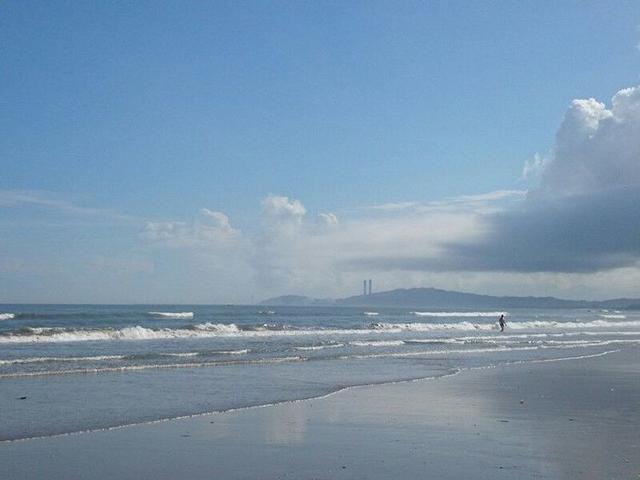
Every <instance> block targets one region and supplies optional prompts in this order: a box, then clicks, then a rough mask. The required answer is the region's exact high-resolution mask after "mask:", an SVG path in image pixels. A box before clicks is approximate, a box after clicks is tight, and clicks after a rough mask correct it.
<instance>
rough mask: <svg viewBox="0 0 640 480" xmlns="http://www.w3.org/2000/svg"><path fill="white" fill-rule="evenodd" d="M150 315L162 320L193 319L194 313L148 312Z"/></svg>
mask: <svg viewBox="0 0 640 480" xmlns="http://www.w3.org/2000/svg"><path fill="white" fill-rule="evenodd" d="M148 313H149V315H153V316H154V317H162V318H193V312H148Z"/></svg>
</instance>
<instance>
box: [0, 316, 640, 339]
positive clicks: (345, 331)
mask: <svg viewBox="0 0 640 480" xmlns="http://www.w3.org/2000/svg"><path fill="white" fill-rule="evenodd" d="M630 327H640V320H633V321H629V320H628V321H609V320H593V321H587V322H557V321H548V320H540V321H523V322H508V323H507V330H511V331H514V330H534V331H535V330H537V331H540V330H541V331H543V332H544V331H548V330H551V331H553V330H573V331H579V330H580V329H590V328H596V329H599V328H614V329H618V328H622V329H624V328H630ZM491 330H498V325H497V322H486V323H474V322H469V321H463V322H451V323H372V324H370V325H369V326H368V327H360V328H318V327H315V328H294V327H288V326H286V325H269V324H263V325H257V326H247V325H242V326H238V325H236V324H234V323H231V324H224V323H211V322H207V323H201V324H196V325H187V326H185V327H182V328H158V329H154V328H146V327H142V326H139V325H138V326H134V327H126V328H120V329H113V328H103V329H82V328H81V329H73V328H62V327H48V328H44V327H37V328H36V327H25V328H21V329H19V330H14V331H11V332H6V333H1V334H0V344H2V343H39V342H83V341H84V342H88V341H115V340H162V339H180V338H186V339H189V338H207V337H269V336H313V335H315V336H323V335H362V334H369V333H371V334H373V333H376V334H381V333H401V332H404V331H410V332H432V331H433V332H443V331H491Z"/></svg>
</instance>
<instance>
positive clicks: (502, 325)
mask: <svg viewBox="0 0 640 480" xmlns="http://www.w3.org/2000/svg"><path fill="white" fill-rule="evenodd" d="M498 323H499V324H500V331H501V332H504V326H505V325H506V324H507V322H506V321H505V319H504V313H503V314H502V315H500V320H498Z"/></svg>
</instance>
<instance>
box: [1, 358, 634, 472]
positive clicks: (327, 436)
mask: <svg viewBox="0 0 640 480" xmlns="http://www.w3.org/2000/svg"><path fill="white" fill-rule="evenodd" d="M0 425H1V423H0ZM639 475H640V349H638V348H635V347H629V348H625V349H624V350H623V351H620V352H617V353H611V354H608V355H605V356H601V357H596V358H587V359H579V360H567V361H554V362H542V363H528V364H518V365H509V366H501V367H496V368H487V369H478V370H467V371H463V372H461V373H459V374H457V375H454V376H449V377H445V378H440V379H434V380H422V381H416V382H411V383H400V384H390V385H378V386H367V387H356V388H352V389H349V390H345V391H342V392H339V393H337V394H335V395H331V396H329V397H326V398H321V399H314V400H306V401H300V402H295V403H287V404H282V405H277V406H271V407H263V408H255V409H249V410H243V411H236V412H227V413H222V414H214V415H206V416H201V417H197V418H191V419H183V420H171V421H166V422H161V423H155V424H149V425H141V426H133V427H127V428H122V429H117V430H111V431H100V432H92V433H84V434H75V435H68V436H62V437H55V438H45V439H35V440H27V441H18V442H11V443H1V444H0V478H3V479H4V478H6V479H15V480H19V479H44V478H46V479H61V480H62V479H64V480H71V479H86V478H96V479H102V478H104V479H177V478H182V479H392V478H408V479H409V478H435V479H471V478H473V479H496V478H498V479H499V478H505V479H515V478H517V479H526V478H548V479H577V478H580V479H603V478H607V479H628V478H638V476H639Z"/></svg>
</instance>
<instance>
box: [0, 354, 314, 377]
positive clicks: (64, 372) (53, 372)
mask: <svg viewBox="0 0 640 480" xmlns="http://www.w3.org/2000/svg"><path fill="white" fill-rule="evenodd" d="M303 360H305V359H304V358H302V357H295V356H292V357H280V358H265V359H258V360H233V361H231V360H227V361H224V362H199V363H160V364H149V365H125V366H121V367H98V368H75V369H69V370H47V371H38V372H16V373H2V374H0V378H13V377H42V376H49V375H73V374H81V373H114V372H123V373H124V372H135V371H139V370H152V369H178V368H202V367H221V366H225V365H254V364H273V363H288V362H300V361H303Z"/></svg>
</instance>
